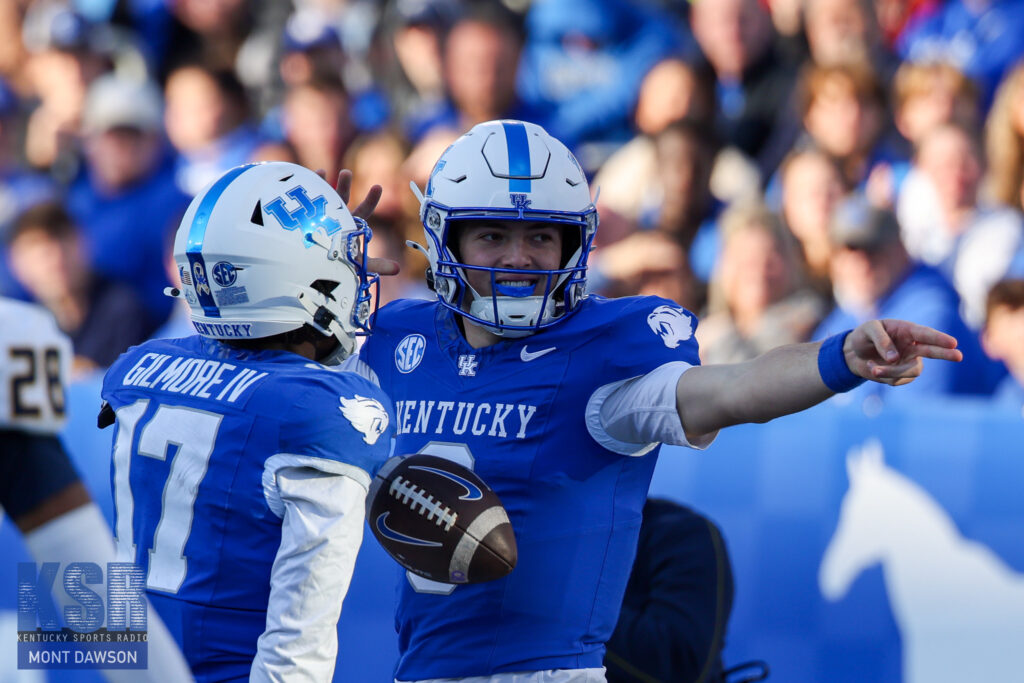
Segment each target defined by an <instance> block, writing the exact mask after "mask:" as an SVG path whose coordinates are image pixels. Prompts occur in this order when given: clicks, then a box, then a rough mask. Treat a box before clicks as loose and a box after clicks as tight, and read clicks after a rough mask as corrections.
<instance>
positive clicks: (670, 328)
mask: <svg viewBox="0 0 1024 683" xmlns="http://www.w3.org/2000/svg"><path fill="white" fill-rule="evenodd" d="M647 324H648V325H649V326H650V328H651V330H652V331H653V332H654V333H655V334H657V335H658V336H659V337H661V341H663V342H665V346H667V347H668V348H670V349H674V348H677V347H678V346H679V344H681V343H682V342H684V341H686V340H687V339H689V338H690V337H692V336H693V321H692V320H691V319H690V316H688V315H686V313H684V312H683V309H682V308H677V307H675V306H658V307H657V308H655V309H654V310H653V311H651V314H650V315H648V316H647Z"/></svg>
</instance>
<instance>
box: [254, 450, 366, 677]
mask: <svg viewBox="0 0 1024 683" xmlns="http://www.w3.org/2000/svg"><path fill="white" fill-rule="evenodd" d="M275 457H278V456H275ZM292 457H295V456H292ZM280 462H281V461H278V463H280ZM296 464H297V465H298V463H296ZM335 464H340V463H335ZM268 466H269V462H268ZM352 470H353V471H348V472H345V473H344V474H341V473H338V474H331V473H326V472H324V471H323V470H321V469H313V468H311V467H309V466H302V465H298V466H280V465H279V466H277V467H275V468H274V469H273V474H272V478H273V481H274V484H273V490H274V499H275V500H276V501H277V504H276V505H274V504H272V505H271V509H272V510H274V511H275V513H277V514H279V515H280V516H281V517H282V527H281V546H280V548H278V551H277V557H276V558H275V559H274V566H273V569H272V570H271V577H270V600H269V604H268V606H267V627H266V630H265V631H264V632H263V635H261V636H260V638H259V642H258V644H257V652H256V658H255V659H254V660H253V664H252V671H251V673H250V680H251V681H289V682H290V681H323V680H330V678H331V676H332V675H333V673H334V664H335V659H336V657H337V652H338V636H337V624H338V618H339V616H340V615H341V602H342V600H343V599H344V597H345V593H347V592H348V586H349V582H350V581H351V579H352V570H353V567H354V566H355V561H356V555H357V554H358V552H359V546H360V544H361V543H362V538H363V518H364V514H365V513H364V504H365V500H366V485H367V484H368V482H369V476H368V475H366V474H365V473H363V476H362V477H359V478H358V479H357V478H354V477H353V475H355V472H356V471H358V470H357V468H352ZM265 478H266V475H265ZM267 488H268V487H267V483H266V482H264V492H265V493H267ZM269 500H270V497H269V496H268V501H269Z"/></svg>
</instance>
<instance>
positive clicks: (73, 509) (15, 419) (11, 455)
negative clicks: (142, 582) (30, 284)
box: [0, 297, 191, 681]
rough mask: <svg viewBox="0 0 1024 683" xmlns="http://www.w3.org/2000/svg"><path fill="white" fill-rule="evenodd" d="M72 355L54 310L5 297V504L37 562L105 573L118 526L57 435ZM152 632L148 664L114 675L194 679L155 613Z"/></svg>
mask: <svg viewBox="0 0 1024 683" xmlns="http://www.w3.org/2000/svg"><path fill="white" fill-rule="evenodd" d="M71 357H72V352H71V340H70V339H68V337H67V336H66V335H65V334H64V333H63V332H61V331H60V329H58V327H57V323H56V321H55V320H54V318H53V316H52V315H50V313H49V312H47V311H46V310H45V309H44V308H42V307H41V306H38V305H35V304H28V303H24V302H21V301H16V300H14V299H8V298H3V297H0V507H2V508H3V510H2V512H3V513H5V514H7V515H8V516H10V518H11V519H12V520H13V521H14V523H15V525H17V527H18V529H19V530H20V531H21V533H22V534H23V537H24V540H25V545H26V546H27V548H28V551H29V552H30V553H31V554H32V557H33V558H34V559H35V560H36V561H37V562H39V563H43V562H59V563H60V564H61V566H62V567H64V566H66V565H68V564H70V563H72V562H94V563H96V564H98V565H99V566H100V567H101V568H103V569H104V571H105V570H106V566H107V563H109V562H114V561H115V558H114V543H113V539H112V538H111V535H110V528H109V527H108V526H107V522H106V520H104V519H103V513H102V512H100V509H99V507H98V506H97V505H96V503H94V502H93V500H92V498H91V497H90V496H89V492H88V491H87V490H86V488H85V485H84V484H83V483H82V481H81V479H80V477H79V475H78V472H77V471H76V470H75V467H74V465H73V464H72V463H71V459H70V458H69V457H68V454H67V452H66V451H65V450H64V446H63V444H62V443H61V441H60V439H59V438H58V436H57V434H58V432H59V431H60V430H61V429H62V428H63V427H64V423H65V419H66V413H65V403H64V398H65V395H66V381H67V378H68V376H69V375H70V367H71ZM92 590H95V591H98V592H101V593H102V592H103V591H104V587H103V586H102V585H101V586H95V585H94V586H92ZM55 597H57V596H55ZM101 597H105V596H101ZM146 629H147V632H148V645H147V657H148V669H146V670H144V671H139V670H110V671H108V672H105V673H106V675H107V678H109V679H110V680H112V681H137V680H153V681H157V680H160V681H164V680H167V681H187V680H191V676H190V675H189V670H188V667H187V666H186V664H185V660H184V659H183V658H182V656H181V652H180V650H179V649H178V646H177V645H176V644H175V642H174V640H172V639H171V637H170V635H169V633H168V631H167V628H166V627H165V626H164V625H163V623H162V622H161V620H160V618H159V616H158V615H157V614H156V613H155V612H153V611H152V610H150V611H149V612H148V613H147V624H146Z"/></svg>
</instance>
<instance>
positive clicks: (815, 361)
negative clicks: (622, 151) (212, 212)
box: [338, 121, 960, 683]
mask: <svg viewBox="0 0 1024 683" xmlns="http://www.w3.org/2000/svg"><path fill="white" fill-rule="evenodd" d="M343 184H344V183H342V182H341V181H339V185H338V187H339V189H340V188H342V185H343ZM345 189H346V190H347V187H346V188H345ZM414 190H415V191H416V192H417V194H418V195H419V199H420V216H421V219H422V222H423V226H424V231H425V236H426V245H425V246H419V245H417V248H418V249H419V250H420V251H421V252H422V253H424V255H425V256H426V258H427V260H428V262H429V271H428V273H429V274H428V278H429V281H430V283H431V284H432V287H433V288H434V290H435V291H436V293H437V300H436V301H434V302H429V301H408V300H406V301H401V300H400V301H396V302H394V303H391V304H389V305H387V306H385V307H384V308H382V309H381V310H380V312H379V315H378V317H377V320H376V325H375V332H374V335H373V336H372V337H371V338H370V339H369V340H368V341H367V343H366V344H365V345H364V346H363V347H362V349H361V351H360V354H359V356H358V360H353V361H352V362H351V363H350V367H352V368H353V369H356V370H359V371H361V372H363V373H364V374H365V375H366V376H367V377H372V378H375V379H376V380H377V381H378V382H379V384H380V386H381V387H383V388H384V390H385V391H386V392H387V393H388V394H389V395H390V396H391V398H392V400H394V401H395V408H396V415H397V419H398V437H397V446H396V452H398V453H415V452H422V453H432V454H436V455H443V456H446V457H450V458H453V459H456V460H459V461H460V462H462V463H463V464H468V465H470V466H472V467H474V468H475V469H476V471H477V472H478V473H479V474H480V476H481V478H482V479H483V480H484V481H486V482H488V483H489V484H490V485H491V486H492V487H493V488H494V490H495V491H496V492H497V493H498V495H499V497H500V498H501V500H502V502H503V503H504V505H505V507H506V508H507V510H508V514H509V517H510V519H511V522H512V527H513V528H514V529H515V532H516V537H517V543H518V546H519V562H518V565H517V567H516V569H515V570H514V571H513V572H512V573H511V574H510V575H509V576H508V577H506V578H504V579H500V580H497V581H493V582H490V583H482V584H475V585H463V586H458V587H455V586H452V585H447V584H435V583H430V582H428V581H424V580H422V579H421V578H419V577H416V576H413V575H409V576H408V581H407V582H405V583H404V584H403V585H402V588H401V596H400V600H399V605H398V608H397V626H398V630H399V639H398V640H399V648H400V659H399V662H398V668H397V672H396V678H397V679H398V680H400V681H424V680H437V679H450V678H460V679H467V680H474V681H475V680H478V677H481V678H480V679H479V680H483V679H486V680H498V681H513V680H514V681H516V682H517V683H519V682H527V681H545V682H546V683H561V682H566V681H588V682H590V681H602V680H604V673H603V669H602V664H601V662H602V658H603V655H604V643H605V641H607V639H608V637H609V635H610V634H611V633H612V629H613V627H614V626H615V622H616V616H617V614H618V611H619V607H620V605H621V603H622V596H623V591H624V589H625V586H626V582H627V579H628V577H629V571H630V566H631V564H632V560H633V554H634V552H635V547H636V542H637V532H638V529H639V527H640V520H641V510H642V508H643V504H644V499H645V498H646V495H647V489H648V485H649V483H650V479H651V475H652V472H653V470H654V465H655V461H656V458H657V452H658V448H659V445H660V444H662V443H669V444H677V445H681V446H690V447H693V448H699V449H701V448H706V447H707V446H708V445H709V444H710V443H711V441H712V440H713V439H714V437H715V435H716V433H717V431H718V430H719V429H721V428H722V427H725V426H728V425H731V424H737V423H741V422H763V421H766V420H769V419H772V418H774V417H777V416H780V415H785V414H788V413H792V412H795V411H798V410H802V409H804V408H807V407H810V406H812V405H814V404H816V403H818V402H820V401H822V400H824V399H826V398H828V397H829V396H831V395H833V394H834V393H835V392H837V391H843V390H846V389H848V388H850V387H851V386H853V385H854V384H856V383H858V382H860V381H863V380H864V379H872V380H875V381H880V382H885V383H888V384H903V383H906V382H909V381H911V380H912V379H913V378H914V377H915V376H917V375H918V374H919V372H920V367H921V358H922V357H928V358H943V359H947V360H957V359H959V357H960V355H959V352H958V351H956V350H955V346H956V340H955V339H953V338H952V337H950V336H948V335H945V334H943V333H941V332H938V331H935V330H932V329H929V328H924V327H920V326H917V325H914V324H911V323H907V322H901V321H893V320H885V321H877V320H876V321H872V322H869V323H866V324H864V325H861V326H860V327H858V328H857V329H856V330H853V331H850V332H848V333H843V334H842V335H839V336H837V337H835V338H833V339H830V340H828V341H826V342H824V343H811V344H799V345H794V346H787V347H783V348H780V349H777V350H774V351H771V352H769V353H767V354H765V355H764V356H761V357H759V358H757V359H755V360H752V361H749V362H746V363H741V364H736V365H720V366H709V367H700V366H699V360H698V354H697V344H696V342H695V341H694V337H693V331H694V327H695V326H696V319H695V317H694V315H693V314H692V313H690V312H689V311H686V310H684V309H683V308H681V307H680V306H678V305H677V304H676V303H674V302H672V301H668V300H665V299H660V298H656V297H629V298H622V299H605V298H603V297H599V296H587V294H586V277H587V256H588V254H589V253H590V249H591V247H592V245H593V242H594V236H595V233H596V231H597V225H598V217H597V212H596V210H595V208H594V204H593V200H592V198H591V195H590V190H589V189H588V187H587V181H586V178H585V177H584V174H583V171H582V170H581V169H580V166H579V164H578V163H577V162H576V159H575V158H574V157H573V156H572V154H571V153H570V152H569V151H568V150H567V149H566V147H565V146H564V145H563V144H562V143H561V142H559V141H558V140H556V139H554V138H552V137H551V136H550V135H548V134H547V133H546V132H545V131H544V130H543V129H542V128H540V127H538V126H536V125H533V124H531V123H523V122H519V121H491V122H487V123H482V124H479V125H477V126H475V127H474V128H473V129H472V130H471V131H469V132H468V133H467V134H465V135H464V136H462V137H461V138H459V139H458V140H457V141H456V142H455V143H454V144H452V145H451V147H449V148H448V149H447V150H446V151H445V152H444V154H443V155H442V156H441V158H440V160H439V161H438V162H437V164H436V165H435V166H434V169H433V172H432V174H431V176H430V179H429V182H428V183H427V187H426V191H425V193H420V192H419V190H417V189H415V188H414ZM342 195H343V196H345V195H347V191H343V192H342Z"/></svg>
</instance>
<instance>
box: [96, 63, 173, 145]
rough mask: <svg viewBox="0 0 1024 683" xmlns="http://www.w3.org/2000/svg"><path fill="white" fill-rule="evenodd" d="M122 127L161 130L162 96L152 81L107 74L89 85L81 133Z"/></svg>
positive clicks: (99, 131)
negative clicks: (82, 131)
mask: <svg viewBox="0 0 1024 683" xmlns="http://www.w3.org/2000/svg"><path fill="white" fill-rule="evenodd" d="M121 127H124V128H136V129H138V130H142V131H146V132H153V131H157V130H160V129H161V128H162V127H163V96H162V95H161V93H160V90H159V89H158V88H157V86H156V84H154V83H153V82H152V81H146V80H136V79H131V78H126V77H124V76H118V75H116V74H106V75H103V76H100V77H99V78H97V79H96V80H95V81H93V83H92V85H91V86H89V92H88V94H87V95H86V98H85V110H84V112H83V113H82V128H83V130H84V131H85V132H86V133H90V134H92V133H102V132H104V131H108V130H110V129H112V128H121Z"/></svg>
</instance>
